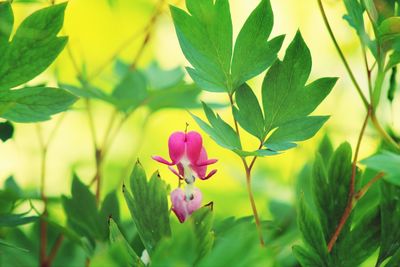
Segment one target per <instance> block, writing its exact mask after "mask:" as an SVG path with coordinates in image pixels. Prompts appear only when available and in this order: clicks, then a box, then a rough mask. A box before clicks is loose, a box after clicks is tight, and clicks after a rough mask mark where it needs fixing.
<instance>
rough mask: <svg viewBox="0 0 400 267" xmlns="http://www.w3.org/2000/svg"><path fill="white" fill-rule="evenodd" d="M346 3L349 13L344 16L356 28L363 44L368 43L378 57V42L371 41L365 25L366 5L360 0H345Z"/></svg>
mask: <svg viewBox="0 0 400 267" xmlns="http://www.w3.org/2000/svg"><path fill="white" fill-rule="evenodd" d="M362 1H364V0H362ZM344 5H345V7H346V10H347V14H346V15H345V16H343V18H344V19H345V20H346V21H347V22H348V23H349V25H350V26H351V27H353V28H354V29H355V30H356V32H357V35H358V36H359V38H360V41H361V42H362V44H363V45H366V46H367V47H368V48H369V49H370V51H371V53H372V54H373V55H374V56H375V57H376V56H377V49H376V44H375V42H374V41H371V39H370V37H369V36H368V34H367V32H366V30H365V26H364V17H363V13H364V11H365V7H364V5H363V4H362V3H360V1H359V0H344Z"/></svg>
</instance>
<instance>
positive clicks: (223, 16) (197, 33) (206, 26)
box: [171, 0, 232, 92]
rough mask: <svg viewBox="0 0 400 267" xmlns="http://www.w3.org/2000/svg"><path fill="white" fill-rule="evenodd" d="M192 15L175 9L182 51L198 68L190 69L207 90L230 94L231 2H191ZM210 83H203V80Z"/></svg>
mask: <svg viewBox="0 0 400 267" xmlns="http://www.w3.org/2000/svg"><path fill="white" fill-rule="evenodd" d="M186 6H187V9H188V11H189V12H190V14H188V13H186V12H185V11H183V10H181V9H179V8H176V7H171V13H172V18H173V20H174V25H175V30H176V34H177V36H178V40H179V43H180V46H181V49H182V51H183V53H184V55H185V57H186V58H187V59H188V61H189V62H190V63H191V64H192V66H193V67H194V69H190V70H188V72H189V74H190V76H191V77H192V78H193V80H194V81H196V82H199V84H201V85H202V86H206V87H204V89H205V90H209V91H216V92H224V91H230V90H231V88H230V87H231V86H230V85H228V84H227V81H228V80H230V63H231V57H232V21H231V15H230V11H229V2H228V0H217V1H215V3H214V2H213V1H212V0H203V1H198V0H187V1H186ZM204 80H205V81H206V82H203V81H204Z"/></svg>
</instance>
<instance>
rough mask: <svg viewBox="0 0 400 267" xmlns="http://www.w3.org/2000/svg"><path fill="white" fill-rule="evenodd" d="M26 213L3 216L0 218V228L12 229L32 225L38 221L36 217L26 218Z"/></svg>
mask: <svg viewBox="0 0 400 267" xmlns="http://www.w3.org/2000/svg"><path fill="white" fill-rule="evenodd" d="M28 213H29V211H28V212H24V213H21V214H5V215H1V216H0V227H4V226H6V227H14V226H18V225H24V224H28V223H32V222H34V221H36V220H37V219H38V216H26V215H27V214H28Z"/></svg>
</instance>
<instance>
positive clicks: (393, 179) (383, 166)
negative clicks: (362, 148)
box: [361, 151, 400, 186]
mask: <svg viewBox="0 0 400 267" xmlns="http://www.w3.org/2000/svg"><path fill="white" fill-rule="evenodd" d="M361 163H362V164H365V165H367V166H368V168H370V169H373V170H376V171H383V172H384V173H385V176H384V179H385V180H386V181H388V182H390V183H393V184H395V185H397V186H400V169H399V166H400V156H399V155H397V154H394V153H392V152H389V151H382V152H381V153H378V154H376V155H373V156H371V157H369V158H366V159H364V160H362V161H361Z"/></svg>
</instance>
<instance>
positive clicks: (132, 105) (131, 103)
mask: <svg viewBox="0 0 400 267" xmlns="http://www.w3.org/2000/svg"><path fill="white" fill-rule="evenodd" d="M147 95H148V92H147V81H146V77H145V76H144V75H143V73H141V72H140V71H138V70H134V71H133V70H130V71H128V72H127V73H126V74H125V76H124V77H123V78H122V79H121V81H120V82H119V84H118V85H117V86H116V87H115V88H114V90H113V92H112V97H113V98H114V99H115V100H116V103H115V104H116V106H117V108H118V109H119V110H121V111H123V112H126V113H128V112H130V111H132V110H134V109H136V108H137V107H139V106H140V105H141V104H142V103H143V101H144V100H145V99H146V97H147Z"/></svg>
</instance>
